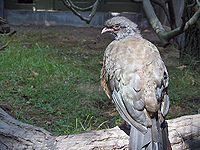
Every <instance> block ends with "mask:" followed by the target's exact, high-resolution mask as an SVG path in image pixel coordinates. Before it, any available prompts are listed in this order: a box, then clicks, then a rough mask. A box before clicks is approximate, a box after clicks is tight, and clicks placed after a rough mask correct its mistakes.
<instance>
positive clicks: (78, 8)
mask: <svg viewBox="0 0 200 150" xmlns="http://www.w3.org/2000/svg"><path fill="white" fill-rule="evenodd" d="M65 1H67V2H68V3H69V5H71V7H73V8H74V9H76V10H78V11H89V10H91V9H92V8H93V6H94V4H93V5H91V6H88V7H85V8H81V7H78V6H76V5H75V4H74V3H73V2H72V1H71V0H65Z"/></svg>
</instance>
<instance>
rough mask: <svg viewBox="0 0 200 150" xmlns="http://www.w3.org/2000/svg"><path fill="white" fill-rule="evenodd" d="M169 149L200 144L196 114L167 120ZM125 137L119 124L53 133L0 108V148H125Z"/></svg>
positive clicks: (185, 149)
mask: <svg viewBox="0 0 200 150" xmlns="http://www.w3.org/2000/svg"><path fill="white" fill-rule="evenodd" d="M167 122H168V129H169V139H170V142H171V144H172V149H173V150H189V149H191V150H197V149H199V147H200V115H190V116H183V117H180V118H176V119H172V120H168V121H167ZM128 142H129V137H128V135H126V134H125V132H123V131H122V130H121V129H120V128H119V127H115V128H112V129H105V130H99V131H90V132H86V133H81V134H74V135H65V136H54V135H52V134H51V133H49V132H48V131H46V130H44V129H42V128H39V127H35V126H32V125H28V124H25V123H22V122H20V121H18V120H16V119H14V118H12V117H11V116H10V115H8V114H7V113H6V112H5V111H4V110H2V109H1V108H0V150H22V149H26V150H32V149H35V150H126V149H128Z"/></svg>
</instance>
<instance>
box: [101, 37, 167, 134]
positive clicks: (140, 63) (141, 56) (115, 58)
mask: <svg viewBox="0 0 200 150" xmlns="http://www.w3.org/2000/svg"><path fill="white" fill-rule="evenodd" d="M152 45H153V44H151V43H150V42H148V41H145V40H141V39H131V40H129V41H127V39H125V40H121V41H113V42H112V43H111V44H110V45H109V46H108V47H107V49H106V51H105V53H104V61H103V67H102V72H101V84H102V86H103V87H104V90H105V92H106V94H107V95H108V97H109V98H112V99H113V101H114V103H115V105H116V108H117V110H118V112H119V114H120V115H121V117H122V118H123V119H124V120H126V121H127V122H128V123H129V124H131V125H133V126H134V127H135V128H137V129H138V130H139V131H141V132H142V133H146V132H147V127H148V126H151V120H150V117H149V113H148V112H149V110H150V111H158V110H159V109H160V106H161V111H162V112H163V113H164V114H166V113H167V111H168V108H167V105H168V104H169V103H168V96H167V93H164V94H162V93H163V89H166V87H167V85H168V83H165V82H168V74H167V71H166V68H165V66H164V63H163V62H162V60H161V58H160V55H159V52H158V50H157V48H156V47H155V46H152ZM151 46H152V47H151ZM145 47H146V48H145ZM164 75H166V76H167V80H166V81H165V80H163V79H164ZM164 81H165V82H164ZM164 84H165V85H164ZM157 98H158V99H159V98H160V99H161V101H160V102H159V101H158V100H157ZM163 99H164V101H166V102H165V103H163ZM165 99H166V100H165Z"/></svg>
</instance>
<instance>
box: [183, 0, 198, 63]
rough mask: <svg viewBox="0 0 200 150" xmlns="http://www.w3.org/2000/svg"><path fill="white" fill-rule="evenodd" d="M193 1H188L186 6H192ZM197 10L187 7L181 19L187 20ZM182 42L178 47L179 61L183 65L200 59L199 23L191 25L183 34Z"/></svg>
mask: <svg viewBox="0 0 200 150" xmlns="http://www.w3.org/2000/svg"><path fill="white" fill-rule="evenodd" d="M192 2H193V0H188V1H187V3H186V4H188V5H189V4H192ZM196 10H197V8H196V7H187V8H186V13H185V14H184V16H183V18H185V20H189V19H190V18H191V17H192V15H193V14H194V13H195V11H196ZM183 37H184V38H183V39H182V40H183V42H182V43H181V45H180V61H181V62H182V63H184V64H191V61H194V60H198V59H199V58H200V21H197V23H196V24H194V25H192V26H191V27H190V28H189V29H188V30H187V31H186V32H185V33H184V36H183Z"/></svg>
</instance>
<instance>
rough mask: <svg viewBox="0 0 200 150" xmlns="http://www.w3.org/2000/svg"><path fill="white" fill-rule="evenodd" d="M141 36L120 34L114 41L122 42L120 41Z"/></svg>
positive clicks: (137, 34)
mask: <svg viewBox="0 0 200 150" xmlns="http://www.w3.org/2000/svg"><path fill="white" fill-rule="evenodd" d="M141 37H142V35H141V34H140V33H128V34H127V33H124V34H120V35H117V36H115V40H122V39H126V38H141Z"/></svg>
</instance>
